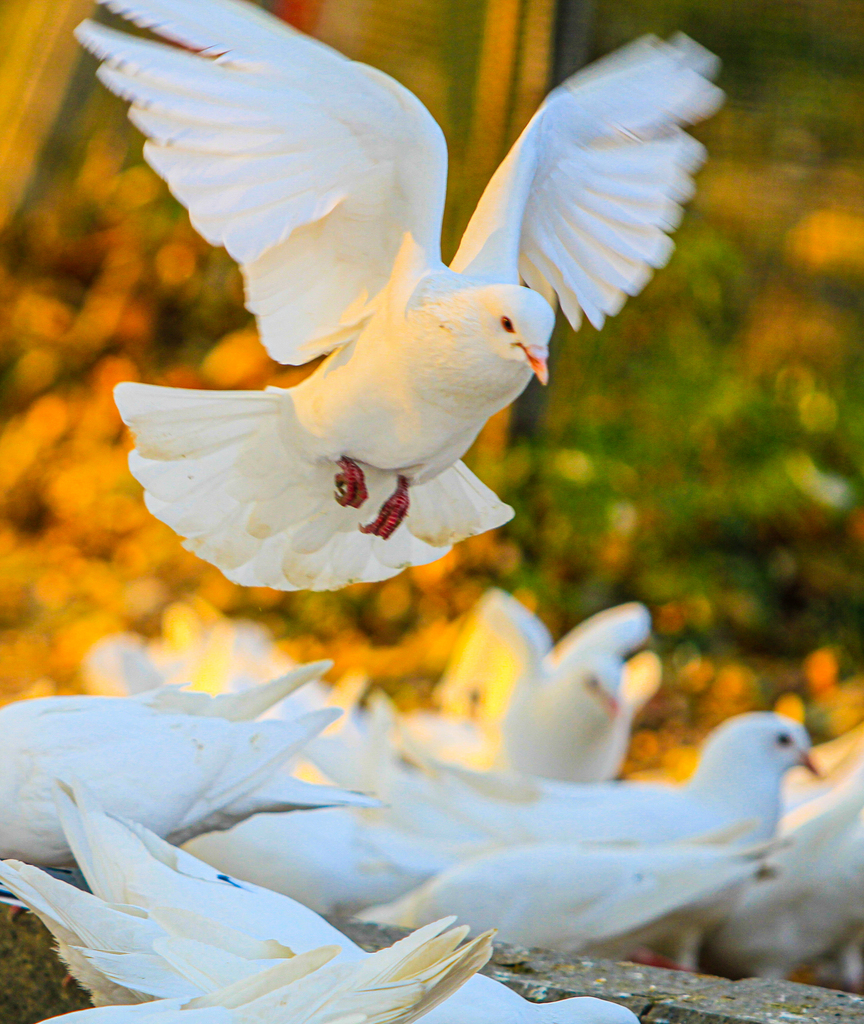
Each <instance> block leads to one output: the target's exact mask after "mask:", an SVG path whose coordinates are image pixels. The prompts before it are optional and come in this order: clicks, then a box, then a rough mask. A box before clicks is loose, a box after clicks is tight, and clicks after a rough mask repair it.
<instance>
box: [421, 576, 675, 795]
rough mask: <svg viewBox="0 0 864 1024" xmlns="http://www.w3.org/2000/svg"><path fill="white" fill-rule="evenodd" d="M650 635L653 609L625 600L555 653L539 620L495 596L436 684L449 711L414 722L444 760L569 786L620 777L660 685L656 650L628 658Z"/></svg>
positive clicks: (479, 610) (485, 602) (482, 605)
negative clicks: (638, 721)
mask: <svg viewBox="0 0 864 1024" xmlns="http://www.w3.org/2000/svg"><path fill="white" fill-rule="evenodd" d="M650 631H651V617H650V615H649V613H648V610H647V609H646V608H645V607H644V606H643V605H641V604H625V605H620V606H619V607H617V608H610V609H608V610H607V611H603V612H600V613H599V614H598V615H594V616H592V617H591V618H590V619H587V620H586V621H585V622H583V623H581V625H579V626H577V627H576V629H574V630H571V632H570V633H568V634H567V635H566V636H565V637H564V638H563V639H562V640H561V641H560V642H559V643H558V644H557V645H556V646H554V647H553V643H552V638H551V637H550V636H549V632H548V630H547V629H546V627H545V626H544V625H543V623H542V622H541V621H540V619H538V618H537V617H536V616H535V615H533V614H532V613H531V612H529V611H528V609H527V608H525V607H524V605H522V604H521V603H520V602H519V601H517V600H516V599H515V598H513V597H511V596H510V595H509V594H506V593H504V591H501V590H490V591H488V592H487V593H486V594H485V595H484V597H483V598H482V599H481V601H480V602H479V603H478V605H477V607H476V609H475V610H474V613H473V614H472V615H471V617H470V619H469V621H468V623H467V625H466V627H465V629H464V631H463V633H462V636H461V637H460V640H459V642H458V644H457V653H456V655H455V657H454V658H453V660H452V662H451V664H450V665H449V666H448V668H447V671H446V672H445V674H444V677H443V678H442V680H441V682H440V684H439V685H438V687H437V688H436V694H435V695H436V698H437V700H438V702H439V704H440V705H441V709H442V711H443V712H444V714H443V715H436V714H433V713H431V712H417V713H415V714H413V715H411V716H408V717H407V719H406V720H405V722H406V725H407V726H408V728H409V729H410V730H411V731H412V732H413V733H414V735H416V736H417V738H418V739H420V741H421V742H422V743H423V744H424V745H426V746H427V747H429V748H430V749H431V750H432V751H433V752H434V753H435V754H436V755H437V756H438V757H439V758H441V759H443V760H445V761H446V760H453V761H458V762H459V763H461V764H464V765H466V766H468V767H490V766H492V765H495V766H496V767H499V768H512V769H515V770H516V771H521V772H526V773H528V774H531V775H541V776H545V777H547V778H553V779H562V780H564V781H568V782H599V781H604V780H606V779H611V778H613V777H614V776H615V775H616V774H617V772H618V770H619V768H620V767H621V762H622V761H623V759H624V755H625V753H626V750H627V743H628V740H629V736H630V726H631V724H632V721H633V717H634V715H635V714H636V713H637V712H638V711H639V709H640V708H641V707H642V705H643V704H644V703H645V702H646V701H647V700H649V699H650V698H651V697H652V696H653V695H654V693H655V692H656V690H657V687H658V686H659V684H660V674H661V668H660V662H659V660H658V659H657V657H656V656H655V655H654V654H651V653H650V652H643V654H641V655H637V657H636V658H635V659H631V661H630V662H629V663H626V664H625V661H624V658H625V656H626V655H627V654H628V653H630V652H631V651H633V650H634V649H635V648H637V647H640V646H641V645H642V644H644V643H645V641H646V640H647V639H648V637H649V635H650ZM454 719H456V721H454Z"/></svg>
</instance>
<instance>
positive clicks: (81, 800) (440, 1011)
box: [2, 785, 636, 1024]
mask: <svg viewBox="0 0 864 1024" xmlns="http://www.w3.org/2000/svg"><path fill="white" fill-rule="evenodd" d="M56 796H57V800H58V809H59V813H60V815H61V818H62V820H63V824H64V828H65V829H66V833H67V836H68V841H69V845H70V847H71V848H72V849H73V850H74V853H75V858H76V860H77V862H78V863H79V865H80V866H81V870H82V871H83V873H84V875H85V877H86V879H87V882H88V884H89V885H90V888H91V889H92V891H93V894H94V895H93V898H97V899H98V900H100V901H104V902H103V906H105V907H106V908H107V910H108V911H112V912H113V911H116V912H119V913H121V914H125V915H126V916H127V917H128V922H127V925H126V928H125V931H123V932H119V933H118V928H117V925H116V920H117V919H116V918H114V919H113V922H114V923H113V925H112V924H108V923H105V922H104V920H103V919H102V918H100V917H99V916H98V915H95V914H94V913H93V912H92V908H93V904H92V903H90V904H89V906H88V907H86V908H85V909H84V910H82V909H81V907H82V906H83V902H82V897H86V896H87V894H85V893H77V891H76V893H73V894H72V895H71V896H69V897H68V898H67V899H65V900H64V899H60V898H58V897H56V896H52V897H51V898H48V896H47V894H49V893H51V892H53V891H54V889H55V887H56V886H58V885H64V884H65V883H60V882H57V881H56V880H54V879H50V878H49V876H47V875H45V876H44V877H45V879H48V881H47V882H46V881H45V880H44V879H39V880H37V881H38V883H39V893H38V898H37V899H34V904H35V905H34V910H35V911H36V913H37V914H39V915H40V917H41V916H42V915H43V914H45V916H44V917H43V920H44V921H45V924H46V925H47V926H48V928H49V929H50V930H52V931H53V932H54V934H55V935H57V937H58V939H62V935H61V929H66V930H67V932H69V933H71V934H72V935H77V936H78V937H80V938H82V939H84V940H85V941H86V943H87V952H88V956H89V959H88V957H84V959H87V960H88V963H89V964H90V967H91V968H93V969H95V970H97V971H98V973H99V974H100V975H101V976H102V977H101V978H98V979H94V978H93V977H92V974H90V975H88V978H89V980H87V979H84V978H82V980H83V981H84V983H85V984H87V985H88V987H91V990H92V989H93V986H94V985H95V991H97V992H98V993H99V995H100V997H102V998H108V999H111V1000H112V1001H120V1002H135V1001H138V1000H140V998H141V996H142V994H143V995H144V996H145V998H146V995H147V994H146V993H145V992H143V990H142V987H141V986H142V985H144V986H145V987H154V983H155V984H156V985H160V984H162V981H164V980H165V979H168V980H169V982H170V983H171V984H176V977H177V973H178V972H177V971H176V969H173V968H172V969H171V970H165V971H164V972H163V978H162V981H160V980H159V977H158V973H159V972H158V970H157V972H156V974H157V976H156V977H154V968H158V964H156V963H154V959H153V953H154V942H155V941H156V940H155V939H154V934H153V930H152V924H153V923H154V922H155V920H156V918H159V919H160V920H163V921H164V920H165V918H164V916H163V915H164V909H165V908H170V911H171V912H172V913H173V914H174V915H175V917H174V920H176V914H177V912H181V913H182V912H191V913H192V914H196V915H200V916H206V917H207V918H210V919H212V920H213V921H215V922H216V923H217V925H218V926H221V927H222V929H223V930H222V932H221V934H223V935H224V934H225V932H226V930H229V929H230V930H232V932H234V933H236V932H241V933H243V934H244V935H246V936H247V937H248V938H249V939H250V940H259V941H261V942H269V943H271V945H270V946H269V947H268V949H267V951H268V952H269V955H271V956H272V955H274V954H275V955H277V956H278V955H280V953H279V950H278V949H277V948H276V946H275V945H273V943H275V944H279V945H280V946H288V947H289V948H290V949H291V950H293V951H295V952H307V951H309V950H312V949H315V948H317V947H319V946H321V945H325V944H335V945H338V946H340V947H341V950H340V952H339V953H338V955H337V956H336V957H335V958H334V961H335V962H336V963H346V964H356V963H358V962H368V959H369V954H367V953H365V952H364V951H363V950H362V949H360V947H359V946H357V945H356V944H355V943H353V942H352V941H351V940H350V939H349V938H347V936H345V935H343V934H342V933H341V932H339V931H338V930H337V929H336V928H334V927H333V926H332V925H331V924H329V923H328V922H327V921H325V920H324V919H323V918H321V917H319V916H318V915H317V914H315V913H314V912H312V911H311V910H308V909H307V908H306V907H304V906H302V905H301V904H299V903H297V902H295V901H294V900H291V899H289V898H287V897H285V896H280V895H278V894H276V893H273V892H270V891H268V890H267V889H262V888H260V887H258V886H255V885H252V884H250V883H247V882H243V881H240V880H239V879H236V878H232V877H231V876H229V875H226V874H224V873H221V872H218V871H216V870H214V869H212V868H210V867H208V866H207V865H206V864H204V863H202V862H201V861H199V860H197V859H196V858H195V857H192V856H191V855H190V854H188V853H185V852H184V851H183V850H178V849H177V848H175V847H173V846H170V845H169V844H168V843H166V842H164V841H163V840H161V839H159V838H158V837H157V836H155V835H153V833H151V832H149V831H148V830H147V829H145V828H143V827H142V826H140V825H136V824H133V823H131V822H123V821H121V820H119V819H117V818H113V817H111V816H109V815H107V814H105V813H103V812H102V811H101V810H100V809H99V807H98V805H97V804H96V803H95V802H94V800H93V798H92V795H91V794H90V793H88V792H87V790H86V787H83V786H80V785H78V786H74V787H72V788H71V789H70V788H69V787H65V786H61V787H59V789H58V790H57V791H56ZM33 870H34V869H22V867H16V866H15V865H9V864H7V865H4V866H3V867H2V880H3V881H4V882H5V884H6V885H8V886H9V888H10V889H13V890H14V891H16V892H17V893H18V895H20V896H21V897H22V898H23V899H24V901H25V902H27V898H28V896H30V895H31V893H30V892H29V891H28V890H27V888H25V886H28V885H29V886H30V887H32V886H33V882H34V875H33ZM22 877H23V880H24V884H23V885H22V883H21V880H20V879H21V878H22ZM66 888H67V889H69V890H71V889H72V887H71V886H67V887H66ZM45 904H47V912H46V906H45ZM142 922H144V923H143V924H142ZM158 927H160V928H162V932H163V933H164V934H167V932H165V929H164V928H163V927H162V926H161V925H158ZM214 934H215V933H214ZM118 940H119V941H120V942H121V943H123V946H122V951H121V949H117V944H118ZM61 948H62V947H61ZM115 949H116V951H117V952H119V953H121V955H118V956H115V957H111V956H102V957H100V956H98V955H97V954H98V953H99V952H100V951H101V952H102V953H103V954H104V953H108V954H110V953H111V952H112V951H113V950H115ZM250 952H251V953H252V954H254V956H253V957H252V959H259V958H260V953H261V952H262V950H261V949H260V947H251V948H250V946H246V947H244V951H243V952H241V955H243V956H246V953H250ZM158 955H161V954H158V953H157V956H158ZM82 956H83V952H82ZM246 958H247V959H248V958H249V957H248V956H246ZM69 965H70V968H72V971H73V974H74V973H75V971H76V969H78V967H79V965H78V964H77V963H73V962H72V961H69ZM106 972H109V973H106ZM171 979H175V980H171ZM195 994H196V990H195V989H194V988H190V989H189V995H190V996H194V995H195ZM106 1012H107V1011H106ZM146 1012H147V1011H144V1010H142V1013H146ZM96 1019H97V1020H98V1018H96ZM119 1020H122V1018H119ZM427 1020H428V1021H429V1024H636V1017H635V1016H634V1015H633V1014H632V1013H631V1012H630V1011H629V1010H627V1009H626V1008H625V1007H623V1006H618V1005H616V1004H614V1003H608V1002H605V1001H603V1000H599V999H592V998H576V999H568V1000H562V1001H560V1002H557V1003H555V1004H554V1005H538V1004H534V1003H529V1002H527V1001H526V1000H524V999H522V997H521V996H519V995H517V994H516V993H515V992H513V991H512V990H511V989H508V988H507V987H506V986H505V985H502V984H500V983H499V982H496V981H493V980H492V979H491V978H486V977H482V976H479V975H478V976H475V977H474V978H471V979H470V980H469V981H468V982H467V983H466V984H465V985H463V986H462V988H460V989H459V991H458V992H455V993H453V995H451V996H450V998H449V999H446V1000H445V1002H443V1003H442V1004H441V1005H439V1006H437V1007H435V1008H434V1009H432V1010H431V1011H430V1012H429V1013H428V1014H427ZM220 1024H221V1022H220ZM358 1024H359V1022H358Z"/></svg>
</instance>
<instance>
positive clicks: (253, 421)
mask: <svg viewBox="0 0 864 1024" xmlns="http://www.w3.org/2000/svg"><path fill="white" fill-rule="evenodd" d="M114 394H115V398H116V401H117V407H118V409H119V410H120V415H121V416H122V417H123V421H124V422H125V423H126V424H127V425H128V426H129V427H130V428H131V429H132V431H133V433H134V434H135V437H136V448H135V450H134V451H133V452H132V453H131V454H130V456H129V468H130V469H131V471H132V475H133V476H134V477H135V478H136V479H137V480H138V481H139V482H140V483H141V484H143V485H144V488H145V492H146V493H145V502H146V504H147V508H148V509H149V510H150V511H151V512H152V513H153V515H155V516H156V517H157V519H161V520H162V522H164V523H167V524H168V525H169V526H170V527H171V528H172V529H174V530H176V532H177V533H179V534H180V535H181V536H183V537H185V538H186V541H185V546H186V547H187V548H188V549H189V550H190V551H194V552H195V553H196V554H197V555H198V556H199V557H201V558H203V559H205V560H206V561H208V562H212V563H213V564H214V565H216V566H218V568H219V569H221V570H222V572H223V573H224V574H225V575H226V576H227V577H228V579H230V580H233V581H234V582H235V583H239V584H241V585H243V586H266V587H273V588H275V589H277V590H300V589H309V590H337V589H339V588H341V587H344V586H347V585H348V584H350V583H359V582H374V581H377V580H383V579H388V578H389V577H391V576H394V575H396V573H398V572H400V571H401V570H402V569H405V568H407V567H408V566H411V565H425V564H426V563H427V562H432V561H435V560H436V559H438V558H440V557H441V556H442V555H444V554H446V553H447V551H448V550H449V548H450V545H452V544H454V543H456V542H457V541H459V540H463V539H464V538H465V537H470V536H473V535H474V534H477V533H482V532H484V531H486V530H490V529H493V528H494V527H496V526H500V525H501V524H502V523H505V522H507V520H508V519H510V518H511V516H512V515H513V510H512V509H511V508H510V507H509V506H508V505H505V504H503V503H502V502H500V501H499V500H498V498H497V497H496V496H495V495H494V494H493V492H492V491H490V490H489V488H488V487H486V486H485V485H484V484H482V483H481V482H480V481H479V480H478V479H477V477H475V476H474V474H473V473H472V472H471V471H470V470H469V469H468V468H467V467H466V466H464V465H463V464H462V463H461V462H457V463H456V464H455V465H453V466H451V467H450V468H449V469H447V470H445V471H444V472H443V473H441V474H440V475H439V476H437V477H435V478H434V479H433V480H430V481H428V482H427V483H424V484H420V485H417V486H413V487H411V491H410V509H409V511H408V514H407V516H406V517H405V520H404V522H403V523H402V524H401V525H400V526H399V527H398V528H397V529H396V530H395V531H394V532H393V534H392V535H391V536H390V537H388V538H387V539H384V538H382V537H378V536H375V535H373V534H369V533H361V532H360V529H359V527H360V526H361V525H363V524H365V523H367V522H368V521H370V520H371V519H374V517H375V514H376V512H377V510H378V509H379V508H380V507H381V505H382V504H383V502H384V501H385V500H386V499H387V498H388V497H389V496H390V495H391V494H392V492H393V491H394V489H395V486H396V474H395V473H391V472H382V471H380V470H376V469H374V468H373V467H367V466H363V467H362V468H363V470H364V474H365V478H366V486H367V489H368V498H367V500H366V501H365V502H364V503H363V505H362V507H361V508H352V507H349V506H347V505H341V504H339V502H337V500H336V495H335V491H334V487H335V485H334V477H335V476H336V474H337V473H338V472H339V470H340V467H339V465H338V464H337V463H336V462H332V461H330V460H329V459H322V458H318V457H316V456H314V455H309V454H308V450H307V448H306V447H305V446H307V445H308V443H309V440H310V439H309V436H308V434H307V433H306V431H305V430H304V429H303V428H302V427H301V425H300V423H299V422H298V420H297V417H296V415H295V412H294V405H293V401H292V399H291V395H290V391H284V390H281V389H279V388H268V389H266V390H265V391H196V390H191V389H190V390H187V389H180V388H164V387H156V386H153V385H149V384H133V383H124V384H119V385H118V386H117V388H116V389H115V392H114Z"/></svg>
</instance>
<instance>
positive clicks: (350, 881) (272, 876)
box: [189, 698, 809, 913]
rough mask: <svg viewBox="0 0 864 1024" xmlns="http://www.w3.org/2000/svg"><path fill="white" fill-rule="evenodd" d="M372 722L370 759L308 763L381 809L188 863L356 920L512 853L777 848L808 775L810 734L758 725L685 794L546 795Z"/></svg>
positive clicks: (229, 845)
mask: <svg viewBox="0 0 864 1024" xmlns="http://www.w3.org/2000/svg"><path fill="white" fill-rule="evenodd" d="M372 712H373V720H374V718H375V717H377V718H379V721H378V722H377V723H376V724H375V727H374V728H373V729H371V730H370V732H369V733H368V734H367V735H366V736H365V737H364V741H363V744H362V745H361V746H357V745H355V744H354V743H353V742H352V743H347V744H346V743H345V741H344V738H343V736H341V735H337V736H333V737H327V738H326V740H325V739H322V740H316V741H314V742H313V743H312V744H310V745H309V747H308V748H307V756H308V757H309V758H310V759H311V760H312V762H313V763H314V764H315V765H316V766H317V767H318V768H319V769H320V770H321V772H322V774H323V775H324V777H326V778H328V779H329V780H330V781H331V782H334V783H335V784H336V785H338V786H341V787H343V788H351V789H361V790H363V791H368V792H371V793H374V794H375V795H377V796H378V797H379V798H381V800H382V801H383V802H384V805H385V806H383V807H381V808H375V809H372V810H368V811H367V810H354V809H351V808H333V809H330V810H323V811H316V812H315V814H313V815H308V814H304V815H295V816H294V817H293V820H292V818H291V817H290V816H284V815H278V814H275V815H260V816H257V817H256V818H254V819H252V820H250V821H245V822H242V823H241V824H239V825H237V826H236V827H235V828H233V829H231V830H230V831H227V832H221V833H219V834H208V835H201V836H199V837H197V838H196V839H194V840H193V841H192V842H191V843H190V844H189V849H190V850H191V851H192V852H193V853H194V854H195V855H196V856H198V857H201V858H202V859H203V860H206V861H207V862H208V863H210V864H212V865H214V866H216V867H218V868H220V869H224V870H227V871H229V872H231V871H235V872H238V873H241V874H243V876H244V877H245V878H248V879H249V880H251V881H254V882H256V883H258V884H261V885H267V886H270V887H272V888H274V889H277V890H278V891H280V892H284V893H285V894H286V895H289V896H292V897H293V898H294V899H297V900H300V901H301V902H306V901H309V903H310V905H311V906H313V907H314V908H315V909H316V910H318V911H319V912H321V913H350V912H356V911H358V910H359V909H361V908H363V907H368V906H371V905H373V904H375V903H384V902H390V901H392V900H394V899H397V898H398V897H399V896H401V895H403V894H405V893H407V892H409V891H410V890H411V889H413V888H414V887H416V886H417V885H419V884H421V882H423V881H425V880H426V879H427V878H430V877H432V876H434V875H436V874H439V873H440V872H442V871H444V870H446V869H448V868H451V867H453V866H454V865H455V864H458V863H459V862H460V861H463V860H466V859H467V858H469V857H475V856H479V855H481V854H485V853H487V852H490V851H492V850H495V849H500V848H505V847H512V846H516V845H527V844H535V843H579V842H586V841H588V842H636V843H645V844H656V843H666V842H674V841H678V840H686V839H693V838H694V837H698V836H700V835H704V834H708V833H714V832H719V831H722V830H725V829H728V828H737V827H738V826H740V825H741V824H742V823H744V822H746V823H747V826H748V827H747V828H746V829H744V831H743V832H742V833H741V837H740V839H741V841H742V842H744V841H747V842H757V841H762V840H767V839H770V838H771V837H773V835H774V834H775V830H776V826H777V822H778V820H779V815H780V811H781V798H780V787H781V783H782V779H783V775H784V774H785V772H786V771H788V770H789V769H790V768H791V767H793V766H794V765H797V764H801V763H808V755H807V751H808V749H809V738H808V737H807V734H806V732H805V731H804V729H803V727H802V726H801V725H799V724H798V723H797V722H793V721H791V720H790V719H787V718H783V717H782V716H780V715H775V714H771V713H753V714H749V715H741V716H738V717H737V718H734V719H730V720H729V721H728V722H726V723H724V725H722V726H721V727H719V728H718V729H717V730H715V732H714V733H712V735H711V736H709V738H708V740H707V741H706V743H705V746H704V750H703V756H702V761H701V763H700V766H699V768H698V770H697V772H696V774H695V775H694V777H693V778H692V779H691V780H690V781H689V782H688V783H686V784H685V785H683V786H672V785H664V784H653V783H637V782H627V781H624V782H607V783H593V784H590V785H577V784H572V783H562V782H550V781H546V780H541V779H531V778H528V777H519V776H516V775H511V776H507V775H506V774H498V773H495V772H471V771H468V770H465V769H461V768H457V767H454V766H452V765H447V764H441V763H438V762H436V761H435V760H434V759H433V758H430V757H424V756H423V752H422V751H421V750H420V749H419V747H418V744H417V743H416V742H412V743H409V744H407V745H406V744H405V743H404V738H403V740H402V742H401V744H400V745H397V743H396V742H394V739H393V737H392V735H391V734H390V733H389V732H388V730H387V728H386V725H387V722H388V721H391V722H392V720H393V719H392V715H391V716H390V717H389V718H388V714H387V712H388V707H387V705H386V702H384V701H383V700H382V699H380V698H379V699H376V701H374V702H373V704H372ZM405 757H407V758H408V759H409V760H410V761H411V762H412V763H411V764H407V763H406V762H405V760H404V758H405ZM289 851H290V853H289Z"/></svg>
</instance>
